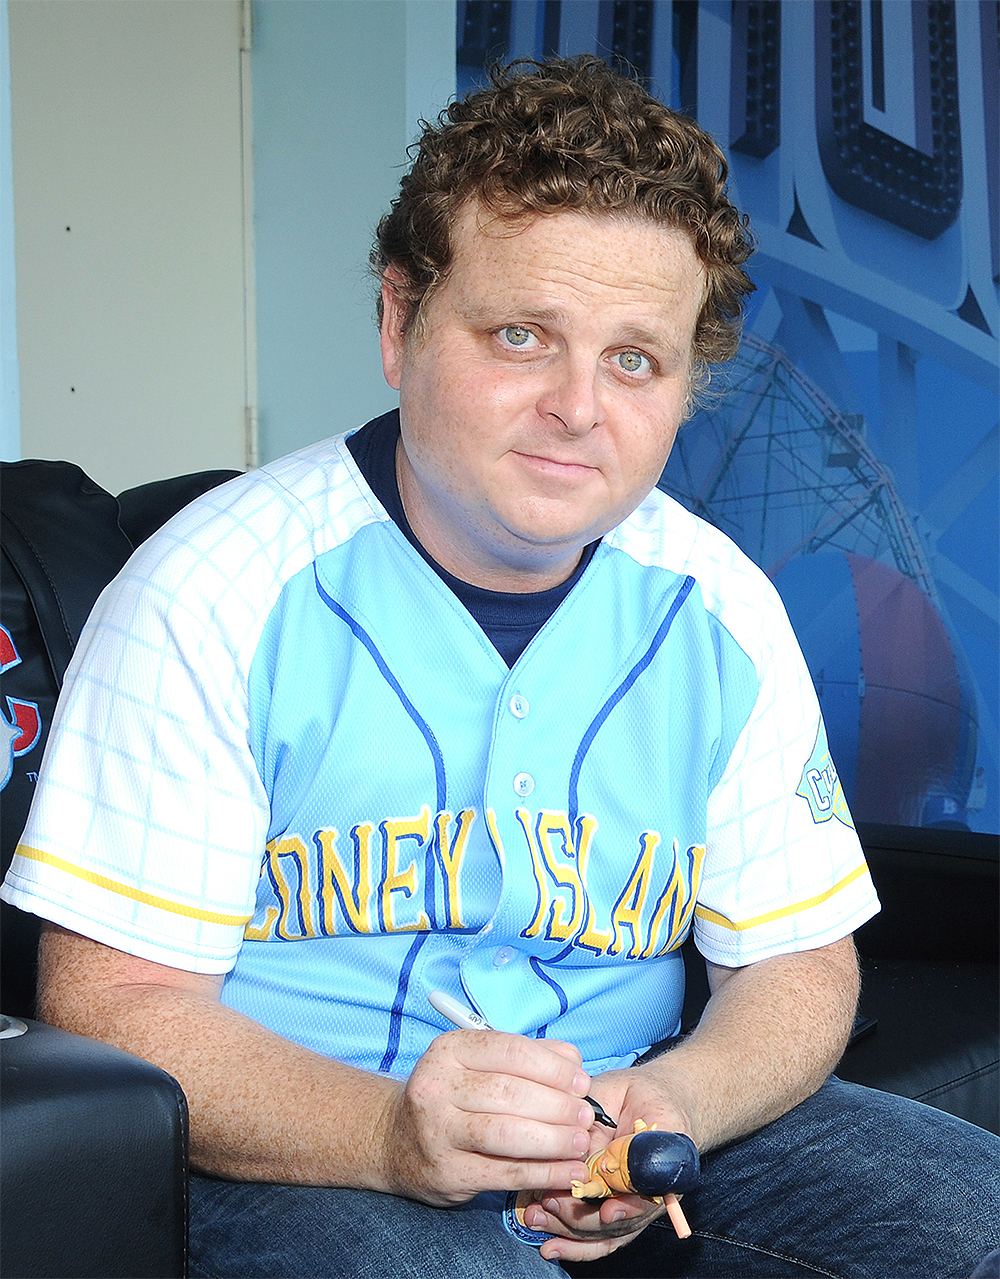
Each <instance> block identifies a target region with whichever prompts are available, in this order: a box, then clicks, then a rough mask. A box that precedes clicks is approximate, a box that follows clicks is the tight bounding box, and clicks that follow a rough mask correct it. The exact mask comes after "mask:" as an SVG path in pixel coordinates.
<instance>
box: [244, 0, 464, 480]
mask: <svg viewBox="0 0 1000 1279" xmlns="http://www.w3.org/2000/svg"><path fill="white" fill-rule="evenodd" d="M253 12H254V51H253V84H254V91H253V92H254V124H253V128H254V174H255V187H254V190H255V195H254V202H255V237H256V281H257V283H256V292H257V334H258V373H259V388H260V390H259V395H260V453H261V459H262V460H263V461H266V460H268V459H270V458H274V457H278V456H280V455H281V454H283V453H287V452H290V451H291V450H292V449H295V448H298V447H300V446H302V445H304V444H308V443H310V442H312V441H313V440H317V439H321V438H323V437H324V436H326V435H331V434H333V433H335V432H337V431H341V430H346V429H348V428H350V427H354V426H358V425H360V424H361V423H362V422H364V421H366V420H367V419H368V418H370V417H373V416H374V415H375V414H377V413H381V412H384V411H385V410H386V409H388V408H391V407H392V406H393V405H394V404H395V403H396V397H395V393H394V392H392V391H391V390H390V389H389V387H388V386H386V384H385V381H384V380H383V377H382V370H381V364H380V361H379V352H378V335H377V331H376V328H375V323H374V299H375V286H374V283H373V282H372V280H371V279H370V277H369V274H368V271H367V262H368V252H369V249H370V247H371V239H372V232H373V230H374V228H375V225H376V223H377V222H378V219H379V217H380V216H381V214H382V213H383V212H384V211H385V210H386V209H388V206H389V203H390V201H391V200H392V198H393V195H394V194H395V192H396V190H397V188H398V185H399V179H400V176H401V174H402V172H403V170H404V168H405V166H406V163H407V159H406V147H407V145H408V144H409V143H410V141H411V140H412V138H413V136H414V134H415V132H416V121H417V118H418V117H419V116H424V117H433V116H436V115H437V113H438V111H439V110H440V109H441V108H442V107H443V106H445V105H446V103H447V101H448V100H449V98H450V97H451V96H452V94H453V93H454V88H455V3H454V0H255V3H254V6H253Z"/></svg>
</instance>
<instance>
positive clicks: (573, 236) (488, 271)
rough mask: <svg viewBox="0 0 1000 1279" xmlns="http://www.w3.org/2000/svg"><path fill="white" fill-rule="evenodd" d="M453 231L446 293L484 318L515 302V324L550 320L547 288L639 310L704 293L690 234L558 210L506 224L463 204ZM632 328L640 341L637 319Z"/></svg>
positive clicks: (555, 310)
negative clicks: (597, 295) (596, 296)
mask: <svg viewBox="0 0 1000 1279" xmlns="http://www.w3.org/2000/svg"><path fill="white" fill-rule="evenodd" d="M456 231H457V235H456V236H455V239H454V241H453V246H452V247H453V251H454V252H453V259H452V267H451V271H450V273H449V274H450V277H451V283H452V288H453V292H454V293H455V294H457V295H460V296H461V297H462V299H463V301H464V303H465V306H463V309H466V307H469V308H472V309H474V310H475V311H477V312H478V311H482V312H483V313H484V314H485V313H489V314H492V313H493V311H494V310H495V309H496V308H498V307H499V308H501V309H502V308H503V307H504V306H509V305H511V304H513V303H517V304H518V306H519V308H520V318H521V319H523V320H537V321H538V322H540V323H545V322H547V321H550V320H551V321H555V320H557V319H558V318H559V315H560V306H559V303H558V301H556V302H554V303H553V302H551V301H550V300H548V298H547V293H548V292H549V290H552V291H553V292H554V293H556V294H557V295H558V294H559V293H560V292H564V291H568V293H570V294H572V293H573V292H576V291H580V292H581V293H586V294H588V295H591V294H593V293H595V292H597V293H604V294H606V298H605V301H606V303H607V304H610V305H612V306H613V305H615V304H616V303H620V304H621V305H622V306H623V307H626V308H627V307H628V306H630V305H632V304H635V305H637V306H638V307H639V309H640V311H641V310H642V309H643V308H644V307H653V308H654V309H656V308H658V307H659V306H661V305H662V306H667V307H672V306H673V305H674V301H675V299H676V298H677V295H678V294H685V295H690V293H691V292H692V291H694V292H696V293H698V294H699V295H703V292H704V288H705V283H706V274H705V270H704V267H703V265H702V263H701V262H700V261H699V259H698V257H697V254H696V252H695V248H694V243H693V240H692V238H691V236H690V235H689V234H688V233H687V232H685V231H683V230H680V229H678V228H676V227H670V226H665V225H663V224H662V223H659V222H654V221H653V220H651V219H648V218H645V217H640V216H626V215H623V214H620V213H581V212H579V211H576V210H562V211H559V212H555V213H546V214H532V215H525V216H523V217H520V218H518V219H516V220H513V219H508V218H500V217H498V216H497V215H496V214H494V213H492V212H491V211H490V210H486V209H483V208H482V207H481V206H477V205H467V206H465V207H464V208H463V210H462V212H461V215H460V218H459V219H458V220H457V221H456ZM634 327H635V329H636V337H637V338H638V337H640V336H642V334H641V330H642V328H643V325H642V321H641V318H639V317H637V318H636V321H635V323H634Z"/></svg>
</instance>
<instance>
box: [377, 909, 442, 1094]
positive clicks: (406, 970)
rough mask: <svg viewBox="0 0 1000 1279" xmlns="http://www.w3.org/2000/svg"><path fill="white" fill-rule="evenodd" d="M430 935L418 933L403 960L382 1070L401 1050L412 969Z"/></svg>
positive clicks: (390, 1013)
mask: <svg viewBox="0 0 1000 1279" xmlns="http://www.w3.org/2000/svg"><path fill="white" fill-rule="evenodd" d="M429 936H430V933H418V934H417V935H416V937H414V939H413V942H412V944H411V946H410V949H409V950H408V951H407V952H406V958H405V959H404V960H403V967H402V969H401V970H400V974H399V981H398V982H397V984H396V998H395V999H394V1000H393V1002H392V1009H391V1010H390V1012H389V1039H388V1042H387V1043H386V1046H385V1053H384V1054H383V1056H382V1060H381V1062H379V1070H380V1071H387V1070H391V1069H392V1065H393V1062H394V1061H395V1060H396V1054H397V1053H398V1052H399V1036H400V1033H401V1031H402V1028H403V1005H404V1004H405V1003H406V992H407V990H408V988H409V985H410V971H411V969H412V968H413V965H414V962H415V961H416V958H417V954H418V953H419V951H420V947H421V946H422V945H423V944H424V942H425V941H426V940H427V938H428V937H429Z"/></svg>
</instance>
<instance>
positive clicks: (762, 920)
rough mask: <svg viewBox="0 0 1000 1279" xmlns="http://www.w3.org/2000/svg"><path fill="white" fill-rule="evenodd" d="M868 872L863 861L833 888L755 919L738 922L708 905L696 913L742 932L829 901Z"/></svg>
mask: <svg viewBox="0 0 1000 1279" xmlns="http://www.w3.org/2000/svg"><path fill="white" fill-rule="evenodd" d="M867 874H868V865H867V863H866V862H862V864H861V865H860V866H857V867H856V868H855V869H854V870H852V871H851V873H850V874H849V875H845V876H844V878H843V879H839V880H838V881H837V882H836V883H835V884H834V885H833V887H832V888H828V889H827V890H826V892H825V893H819V894H818V895H817V896H815V897H808V898H807V899H806V900H805V901H802V902H796V903H795V904H794V905H793V906H783V907H782V908H781V910H772V911H768V913H767V914H766V915H755V916H754V917H753V919H741V920H739V921H738V922H736V921H734V920H732V919H727V918H726V916H725V915H720V914H719V913H718V911H715V910H709V909H708V907H707V906H696V907H695V910H694V913H695V914H696V915H697V916H698V917H699V918H700V919H704V920H706V921H707V922H708V923H710V924H718V925H719V927H720V928H728V929H730V930H731V931H732V932H734V933H741V932H743V931H744V929H747V928H756V927H758V925H760V924H769V923H771V922H772V920H775V919H784V918H785V916H786V915H797V914H798V913H799V912H800V911H803V910H809V909H810V908H811V907H813V906H819V905H821V904H822V903H823V902H825V901H829V900H830V898H831V897H832V896H833V895H834V893H839V892H840V890H841V889H842V888H846V887H847V886H848V884H853V883H854V881H855V880H856V879H860V878H861V876H862V875H867Z"/></svg>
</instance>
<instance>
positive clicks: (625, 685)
mask: <svg viewBox="0 0 1000 1279" xmlns="http://www.w3.org/2000/svg"><path fill="white" fill-rule="evenodd" d="M694 585H695V580H694V578H693V577H691V576H690V575H689V576H688V577H685V579H684V581H683V582H682V583H681V587H680V590H679V591H678V592H677V594H676V595H675V596H674V599H673V602H672V603H671V605H670V608H669V609H668V610H667V615H666V617H665V618H664V619H663V621H662V622H661V623H660V625H659V627H658V628H657V631H656V634H655V635H654V636H653V639H652V642H651V643H650V645H649V648H647V649H646V651H645V653H643V655H642V657H640V658H639V660H638V661H637V662H636V664H635V665H634V666H633V667H632V669H631V670H630V671H629V673H628V674H627V675H626V676H625V678H624V679H623V680H622V682H621V683H620V684H619V685H618V687H617V688H616V689H615V691H614V692H613V693H612V694H611V696H610V697H609V698H608V700H607V701H606V702H605V703H604V705H603V706H602V707H601V709H600V710H599V711H598V712H597V714H596V715H595V716H594V718H593V720H592V721H591V724H590V727H589V728H588V729H587V731H586V733H584V735H583V739H582V741H581V742H580V745H579V746H578V747H577V750H576V758H575V759H574V760H573V767H572V768H571V769H570V774H569V805H568V810H569V824H570V829H572V828H573V825H574V823H575V822H576V819H577V817H578V815H579V811H578V802H577V785H578V783H579V781H580V771H581V769H582V768H583V761H584V758H585V757H586V754H587V752H588V751H589V750H590V748H591V746H592V744H593V741H594V738H595V737H596V736H597V734H598V733H599V732H600V730H601V727H602V725H603V724H604V721H605V720H606V719H607V718H608V716H609V715H610V714H611V712H612V711H613V710H614V708H615V707H616V706H617V705H618V703H619V702H620V701H621V700H622V698H623V697H624V696H625V694H626V693H627V692H628V691H629V689H630V688H631V687H632V685H633V684H634V683H635V682H636V680H637V679H638V678H639V676H640V675H641V674H642V673H643V671H644V670H645V669H646V667H647V666H648V665H649V664H650V662H651V661H652V660H653V658H654V657H655V656H656V654H657V652H658V651H659V648H660V645H661V644H662V643H663V641H664V640H665V639H666V638H667V632H668V631H669V630H670V627H671V626H672V625H673V620H674V618H675V617H676V616H677V614H678V612H679V611H680V608H681V605H682V604H683V603H684V601H685V600H686V599H687V597H688V596H689V595H690V594H691V592H692V590H694Z"/></svg>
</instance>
